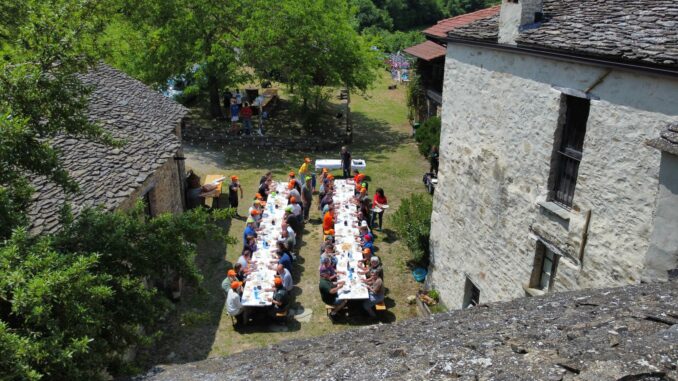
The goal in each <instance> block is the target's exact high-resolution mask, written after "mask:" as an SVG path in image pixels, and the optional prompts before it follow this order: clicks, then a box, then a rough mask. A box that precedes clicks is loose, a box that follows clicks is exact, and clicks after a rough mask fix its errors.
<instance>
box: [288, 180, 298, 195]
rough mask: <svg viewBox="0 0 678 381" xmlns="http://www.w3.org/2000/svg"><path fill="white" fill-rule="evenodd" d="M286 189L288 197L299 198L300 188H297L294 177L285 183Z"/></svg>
mask: <svg viewBox="0 0 678 381" xmlns="http://www.w3.org/2000/svg"><path fill="white" fill-rule="evenodd" d="M287 189H288V190H289V191H290V194H289V196H290V198H291V197H294V198H295V199H296V200H301V193H300V191H301V188H299V189H297V181H296V180H295V179H292V180H290V182H289V183H287Z"/></svg>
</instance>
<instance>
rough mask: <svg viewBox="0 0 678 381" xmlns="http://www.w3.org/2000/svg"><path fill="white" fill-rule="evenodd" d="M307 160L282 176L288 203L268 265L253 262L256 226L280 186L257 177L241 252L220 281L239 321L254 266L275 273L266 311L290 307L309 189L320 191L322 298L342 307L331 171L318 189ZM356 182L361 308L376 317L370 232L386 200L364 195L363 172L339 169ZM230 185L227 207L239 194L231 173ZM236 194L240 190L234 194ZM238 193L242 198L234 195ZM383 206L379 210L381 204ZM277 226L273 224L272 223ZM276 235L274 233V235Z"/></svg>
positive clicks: (378, 289)
mask: <svg viewBox="0 0 678 381" xmlns="http://www.w3.org/2000/svg"><path fill="white" fill-rule="evenodd" d="M346 157H347V160H348V161H349V162H350V153H349V152H348V150H346V148H345V147H344V148H343V149H342V162H343V161H344V159H345V158H346ZM310 164H311V160H310V158H308V157H307V158H304V161H303V163H302V164H301V166H300V167H299V170H298V171H297V172H296V173H295V172H294V171H290V172H289V174H288V178H287V180H286V182H285V183H284V184H285V188H286V191H285V192H283V194H284V195H285V197H286V198H287V206H286V207H285V209H284V217H283V219H282V221H281V223H280V225H279V229H280V231H279V233H280V234H279V238H278V239H277V241H276V243H275V253H274V254H273V257H274V260H273V261H271V262H268V263H257V262H256V261H255V260H253V254H254V253H255V252H256V251H257V249H258V247H257V245H258V242H259V241H258V240H257V237H258V235H259V233H260V232H261V230H262V228H261V226H260V224H261V221H262V216H263V214H264V212H265V210H266V204H267V203H266V200H267V199H268V196H269V194H271V192H276V189H278V190H280V189H281V188H280V187H278V184H277V183H276V182H275V181H274V180H273V176H272V172H270V171H269V172H267V173H265V174H264V175H263V176H262V177H261V179H260V181H259V188H258V190H257V193H256V194H255V195H254V197H253V199H252V204H251V206H250V207H249V209H248V211H247V216H246V217H247V220H246V227H245V229H244V231H243V235H242V240H243V244H242V251H241V255H240V256H239V258H238V260H237V261H236V262H235V264H234V265H233V268H231V269H229V270H228V272H227V276H226V278H225V279H224V281H223V282H222V288H223V289H224V291H225V292H226V293H227V297H226V309H227V312H228V314H229V315H231V316H233V317H235V318H236V319H237V321H238V323H244V324H246V323H247V321H248V317H249V315H250V313H251V312H252V308H248V307H246V306H244V305H243V303H242V295H243V290H244V286H245V284H246V282H247V281H248V276H249V275H250V274H251V273H252V272H253V271H256V270H257V268H258V266H267V267H268V268H270V269H271V270H275V277H274V279H273V282H272V284H271V285H270V288H268V289H265V290H266V291H271V292H273V294H272V297H270V298H269V300H268V301H269V302H270V303H271V306H270V308H269V309H268V311H269V314H272V315H275V314H276V313H278V312H281V311H287V309H288V308H289V305H290V299H291V295H290V291H291V290H292V289H293V288H294V281H293V278H292V266H293V263H294V261H295V258H296V256H295V254H294V252H295V250H296V247H297V237H299V236H300V234H301V233H302V231H303V227H304V224H305V223H306V222H308V221H309V215H310V210H311V208H312V205H313V193H314V192H315V191H316V190H317V191H318V200H319V206H318V207H319V209H320V210H321V213H322V214H321V215H322V228H323V233H324V239H323V243H322V245H321V248H320V255H321V257H320V269H319V274H320V284H319V289H320V294H321V297H322V300H323V301H324V302H325V303H326V304H328V305H332V306H334V308H333V310H332V311H331V313H330V315H331V316H335V315H336V313H337V312H338V311H339V310H341V309H342V308H344V307H345V305H346V301H339V300H338V299H337V296H338V293H339V290H340V289H341V288H342V287H343V283H342V282H341V281H338V276H337V274H341V271H338V270H337V268H336V265H337V260H336V251H335V247H334V238H335V237H334V222H335V220H336V211H335V205H334V201H333V196H334V194H335V184H334V180H335V179H334V175H332V174H331V173H329V171H328V170H327V169H326V168H323V169H322V171H321V172H320V174H319V179H318V181H317V184H319V187H318V188H317V189H316V174H314V173H313V171H312V170H311V168H310ZM343 172H344V174H345V175H346V176H345V177H348V178H349V181H353V182H354V183H355V185H356V187H355V189H356V191H355V195H354V197H353V199H352V200H351V202H352V203H353V204H354V205H355V207H356V208H355V209H356V211H355V215H356V217H357V220H358V223H359V232H360V233H359V237H358V238H357V239H358V241H359V242H358V243H359V244H360V248H361V251H362V255H363V257H362V260H361V261H359V264H358V269H357V272H358V273H359V274H362V275H364V276H365V279H363V282H364V284H365V286H366V288H367V290H368V291H369V298H368V299H367V300H365V301H364V302H363V307H364V309H365V311H366V312H367V313H368V314H369V315H370V316H375V313H374V310H373V307H374V305H376V304H378V303H381V302H383V300H384V285H383V268H382V262H381V259H380V258H379V257H378V256H376V255H375V253H374V249H375V247H374V234H373V232H372V229H373V228H376V229H377V230H378V231H381V229H382V223H383V214H384V212H383V209H384V208H383V206H386V205H387V203H388V201H387V199H386V196H385V194H384V191H383V189H381V188H379V189H377V190H376V192H375V194H374V197H373V199H372V200H371V199H370V198H369V197H368V196H367V191H368V187H369V184H368V183H367V178H366V176H365V174H363V173H360V172H359V171H358V170H355V171H353V176H350V170H349V171H345V170H344V171H343ZM228 188H229V204H230V207H232V208H235V209H236V210H237V207H238V204H239V199H242V198H243V190H242V187H241V185H240V183H239V180H238V177H237V176H231V182H230V184H229V185H228ZM238 193H239V194H238ZM238 196H240V197H238ZM380 207H382V208H380ZM276 228H277V227H276ZM276 236H278V234H276Z"/></svg>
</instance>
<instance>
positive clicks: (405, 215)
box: [391, 193, 433, 266]
mask: <svg viewBox="0 0 678 381" xmlns="http://www.w3.org/2000/svg"><path fill="white" fill-rule="evenodd" d="M432 210H433V203H432V201H431V197H430V196H429V195H428V194H425V193H414V194H412V195H410V197H408V198H406V199H403V200H402V202H401V203H400V207H398V210H397V211H396V212H395V213H394V214H393V215H392V216H391V222H392V223H393V226H394V227H395V229H396V232H397V233H398V236H399V237H400V238H401V239H402V240H403V241H404V242H405V245H407V248H408V249H409V250H410V253H411V255H412V256H411V260H412V261H413V262H414V263H415V264H417V265H421V266H427V265H428V258H429V254H430V247H429V240H430V236H431V213H432Z"/></svg>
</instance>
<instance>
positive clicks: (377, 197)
mask: <svg viewBox="0 0 678 381" xmlns="http://www.w3.org/2000/svg"><path fill="white" fill-rule="evenodd" d="M387 206H388V199H386V195H385V194H384V190H383V189H381V188H377V192H376V193H375V194H374V199H373V205H372V216H371V218H370V226H371V227H374V223H375V222H376V221H375V220H376V217H377V216H378V217H379V228H377V231H381V227H382V222H383V219H384V209H385V208H386V207H387Z"/></svg>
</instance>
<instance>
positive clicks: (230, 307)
mask: <svg viewBox="0 0 678 381" xmlns="http://www.w3.org/2000/svg"><path fill="white" fill-rule="evenodd" d="M226 311H227V312H228V314H229V315H231V316H238V315H240V313H241V312H242V302H241V301H240V295H239V294H238V293H237V292H235V291H233V289H230V290H228V296H226Z"/></svg>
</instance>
